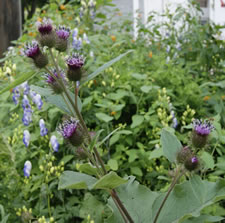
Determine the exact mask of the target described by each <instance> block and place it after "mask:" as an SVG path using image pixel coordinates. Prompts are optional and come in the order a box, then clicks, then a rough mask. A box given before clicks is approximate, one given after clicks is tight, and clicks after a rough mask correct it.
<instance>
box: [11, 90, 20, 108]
mask: <svg viewBox="0 0 225 223" xmlns="http://www.w3.org/2000/svg"><path fill="white" fill-rule="evenodd" d="M12 93H13V97H12V98H13V102H14V103H15V105H17V104H18V103H19V98H20V90H19V87H18V86H17V87H15V88H13V91H12Z"/></svg>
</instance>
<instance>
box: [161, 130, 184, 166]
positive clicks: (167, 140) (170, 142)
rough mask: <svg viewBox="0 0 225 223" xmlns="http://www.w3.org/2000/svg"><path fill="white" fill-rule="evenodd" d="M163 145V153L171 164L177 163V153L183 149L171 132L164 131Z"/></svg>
mask: <svg viewBox="0 0 225 223" xmlns="http://www.w3.org/2000/svg"><path fill="white" fill-rule="evenodd" d="M160 141H161V145H162V148H163V153H164V155H165V156H166V158H167V159H168V160H169V161H170V162H175V161H176V156H177V153H178V152H179V151H180V150H181V149H182V145H181V143H180V141H179V140H178V139H177V137H176V136H175V135H174V134H172V133H171V132H169V131H167V130H166V129H163V130H162V132H161V139H160Z"/></svg>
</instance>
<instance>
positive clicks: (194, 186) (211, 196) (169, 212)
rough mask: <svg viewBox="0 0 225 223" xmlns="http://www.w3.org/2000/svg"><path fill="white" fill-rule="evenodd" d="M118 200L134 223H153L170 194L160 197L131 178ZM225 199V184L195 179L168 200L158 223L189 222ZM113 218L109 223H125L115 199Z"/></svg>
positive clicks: (107, 222)
mask: <svg viewBox="0 0 225 223" xmlns="http://www.w3.org/2000/svg"><path fill="white" fill-rule="evenodd" d="M116 191H117V192H118V196H119V198H120V199H121V201H122V202H123V204H124V206H125V207H126V209H127V211H128V212H129V213H130V215H131V217H132V219H133V220H134V222H141V223H152V222H153V220H154V218H155V215H156V213H157V210H158V209H159V206H160V205H161V202H162V200H163V198H164V197H165V195H166V193H163V194H160V193H156V192H152V191H150V190H149V189H148V188H147V187H145V186H142V185H139V183H138V182H137V181H134V177H131V178H130V180H129V181H128V183H127V184H125V185H122V186H120V187H119V188H117V189H116ZM224 197H225V180H219V181H218V182H216V183H215V182H208V181H203V180H201V178H200V177H199V176H194V177H192V178H191V180H190V181H186V182H184V183H182V184H179V185H177V186H175V188H174V190H173V191H172V192H171V194H170V196H169V197H168V199H167V201H166V203H165V205H164V207H163V208H162V211H161V213H160V215H159V218H158V220H157V223H167V222H168V223H181V222H186V221H187V218H191V217H199V216H200V212H201V210H202V209H203V208H204V207H206V206H209V205H211V204H213V203H214V202H216V201H219V200H222V199H224ZM108 205H109V206H110V207H111V208H112V212H113V213H112V215H111V216H110V217H109V218H108V219H107V220H106V221H105V222H106V223H114V222H116V223H123V219H122V217H121V216H120V213H119V211H118V210H117V208H116V206H115V204H114V203H113V200H112V198H110V199H109V200H108ZM212 222H213V221H212Z"/></svg>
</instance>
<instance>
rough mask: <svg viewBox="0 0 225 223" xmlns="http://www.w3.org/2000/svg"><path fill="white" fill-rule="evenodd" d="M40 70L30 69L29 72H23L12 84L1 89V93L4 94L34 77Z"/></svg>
mask: <svg viewBox="0 0 225 223" xmlns="http://www.w3.org/2000/svg"><path fill="white" fill-rule="evenodd" d="M37 73H38V72H34V71H30V72H27V73H25V74H23V75H22V76H20V77H19V78H18V79H16V80H15V81H13V82H12V83H11V84H9V85H8V86H7V87H6V88H4V89H2V90H1V91H0V94H3V93H4V92H6V91H8V90H10V89H12V88H14V87H16V86H18V85H20V84H22V83H23V82H25V81H27V80H28V79H30V78H32V77H33V76H34V75H35V74H37Z"/></svg>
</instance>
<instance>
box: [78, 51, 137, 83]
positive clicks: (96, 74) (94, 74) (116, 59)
mask: <svg viewBox="0 0 225 223" xmlns="http://www.w3.org/2000/svg"><path fill="white" fill-rule="evenodd" d="M133 51H134V50H128V51H127V52H126V53H123V54H121V55H119V56H118V57H116V58H114V59H112V60H110V61H109V62H107V63H105V64H104V65H102V66H101V67H99V68H98V69H97V70H96V71H94V72H93V73H92V74H90V75H88V77H87V78H86V79H84V80H82V82H81V84H84V83H85V82H87V81H90V80H92V79H93V78H95V77H96V76H98V75H99V74H100V73H101V72H102V71H104V70H105V69H107V68H108V67H110V66H112V65H113V64H114V63H116V62H117V61H119V60H121V59H122V58H123V57H124V56H126V55H127V54H129V53H131V52H133Z"/></svg>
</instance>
